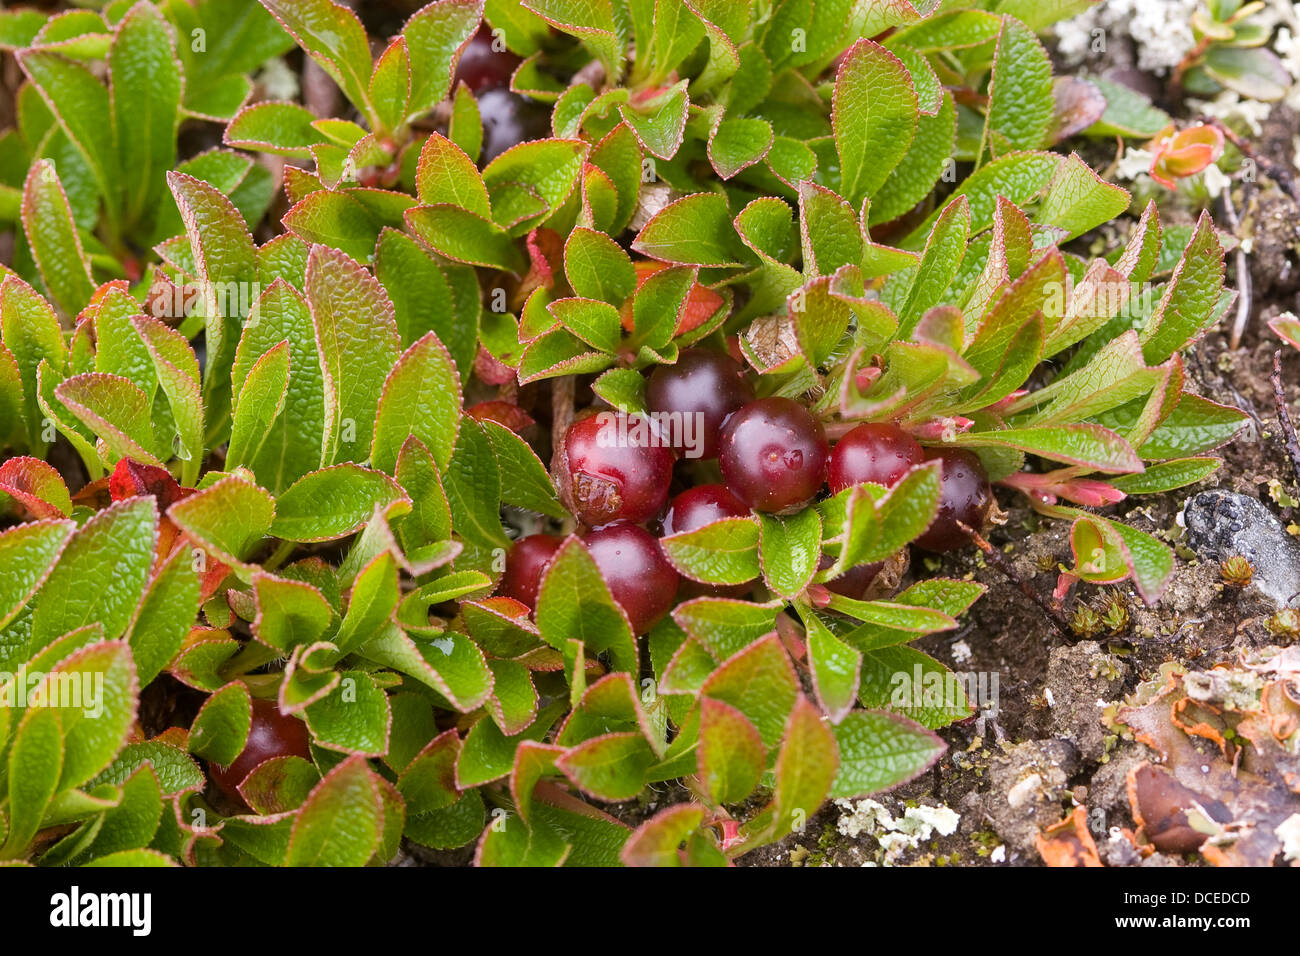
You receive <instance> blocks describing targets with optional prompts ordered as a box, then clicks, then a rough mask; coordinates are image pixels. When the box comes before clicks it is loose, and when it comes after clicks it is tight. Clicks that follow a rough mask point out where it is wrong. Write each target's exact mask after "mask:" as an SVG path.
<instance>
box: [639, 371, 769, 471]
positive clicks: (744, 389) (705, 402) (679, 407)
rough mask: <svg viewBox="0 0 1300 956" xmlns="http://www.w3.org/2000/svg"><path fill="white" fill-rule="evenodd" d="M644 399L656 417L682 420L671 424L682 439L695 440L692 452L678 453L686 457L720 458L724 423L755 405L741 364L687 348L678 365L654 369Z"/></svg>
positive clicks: (752, 393)
mask: <svg viewBox="0 0 1300 956" xmlns="http://www.w3.org/2000/svg"><path fill="white" fill-rule="evenodd" d="M645 399H646V407H647V408H648V409H650V411H652V412H658V413H660V414H671V415H675V416H680V417H679V418H677V419H670V420H669V421H671V422H672V423H673V427H674V428H675V429H677V434H678V435H681V436H686V435H690V436H692V437H693V445H694V447H683V448H680V449H679V451H681V452H682V453H683V454H684V455H685V456H686V457H687V458H716V457H718V437H719V433H720V432H721V431H722V425H723V423H724V422H725V421H726V420H727V416H728V415H730V414H731V413H732V412H734V411H735V410H736V409H738V408H740V407H741V406H742V405H745V404H746V403H748V402H752V401H753V400H754V388H753V386H751V385H750V384H749V382H747V381H746V380H745V370H744V369H743V368H741V366H740V363H739V362H737V361H736V360H735V359H733V358H732V357H731V356H730V355H727V354H726V353H725V352H717V351H714V350H713V349H687V350H686V351H685V352H682V353H681V355H679V356H678V357H677V363H676V364H675V365H659V366H656V367H655V370H654V371H653V372H651V373H650V380H649V381H648V382H647V383H646V389H645ZM661 427H663V426H662V425H661ZM687 429H689V432H688V431H687Z"/></svg>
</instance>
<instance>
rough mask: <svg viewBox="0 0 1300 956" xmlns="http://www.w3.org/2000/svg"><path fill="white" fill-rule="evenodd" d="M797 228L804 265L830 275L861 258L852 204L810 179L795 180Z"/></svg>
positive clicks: (856, 221) (858, 234) (857, 263)
mask: <svg viewBox="0 0 1300 956" xmlns="http://www.w3.org/2000/svg"><path fill="white" fill-rule="evenodd" d="M799 229H800V235H801V239H802V243H803V257H804V263H805V268H812V269H815V271H816V272H817V274H819V275H834V274H835V272H836V271H837V270H838V269H839V268H840V267H841V266H844V265H850V264H852V265H859V264H860V263H861V262H862V234H861V232H860V231H859V229H858V217H857V214H856V213H854V211H853V207H852V206H850V205H849V204H848V203H846V202H845V201H844V200H843V199H841V198H840V197H839V196H837V195H836V194H835V193H833V192H831V191H830V190H829V189H826V188H825V187H823V186H819V185H817V184H816V183H814V182H805V183H800V184H799Z"/></svg>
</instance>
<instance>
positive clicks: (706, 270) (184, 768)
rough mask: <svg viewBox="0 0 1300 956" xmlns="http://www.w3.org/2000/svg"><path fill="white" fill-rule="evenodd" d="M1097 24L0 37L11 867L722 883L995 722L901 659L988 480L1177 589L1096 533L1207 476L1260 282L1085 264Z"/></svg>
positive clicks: (1136, 580)
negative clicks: (613, 876) (289, 62)
mask: <svg viewBox="0 0 1300 956" xmlns="http://www.w3.org/2000/svg"><path fill="white" fill-rule="evenodd" d="M1086 5H1087V4H1086V3H1085V2H1082V0H1076V2H1057V3H1040V2H1023V0H983V2H972V3H964V4H963V3H939V4H935V3H928V4H927V3H916V4H915V5H914V4H913V3H910V2H907V0H898V2H894V3H888V4H884V3H863V2H853V0H818V2H817V3H815V4H814V3H810V2H807V0H802V2H801V0H785V2H775V3H749V2H736V0H728V2H714V0H591V2H582V3H573V2H565V0H526V2H525V3H523V4H516V3H513V2H505V0H487V2H486V3H483V2H481V0H435V2H433V3H430V4H429V5H428V6H426V7H424V8H423V9H420V10H419V11H418V12H416V13H414V14H413V15H412V16H411V17H410V18H409V20H407V21H406V23H405V25H404V27H403V28H402V29H401V31H400V32H399V33H397V34H396V35H395V36H391V37H375V36H370V35H367V32H366V30H365V28H364V27H363V25H362V23H361V21H360V19H358V17H357V16H356V15H355V14H354V13H353V12H352V10H350V9H348V8H346V7H344V6H340V5H337V4H335V3H333V2H331V0H262V4H261V5H260V6H259V5H256V4H254V3H252V2H246V0H163V2H160V3H157V4H155V3H150V2H148V0H140V2H136V3H131V2H129V0H117V2H112V3H108V4H105V5H104V6H103V7H102V9H100V10H98V11H91V10H79V11H75V12H71V13H65V14H61V15H57V16H51V17H47V16H46V15H45V14H41V13H37V12H34V11H24V10H19V11H9V12H5V13H2V14H0V47H3V49H5V50H7V51H10V52H12V53H13V55H14V56H15V57H16V60H17V63H18V65H19V66H20V67H21V69H22V71H23V75H24V76H25V78H26V79H25V82H24V84H23V86H22V88H21V90H20V93H19V98H18V106H19V109H18V127H17V129H16V130H14V131H10V132H8V133H6V134H5V135H4V138H3V139H2V140H0V143H2V144H3V149H2V151H0V155H2V156H3V163H0V220H3V221H5V222H8V223H12V224H13V227H14V229H13V235H14V254H13V257H12V263H11V266H10V267H8V268H5V269H4V270H3V282H2V284H0V343H2V344H0V445H3V446H4V447H5V448H7V449H8V454H9V455H10V457H9V458H8V459H7V460H6V461H4V463H3V464H2V465H0V501H2V502H3V506H4V507H5V509H6V511H5V517H4V529H3V531H0V567H3V568H4V569H5V571H4V574H3V576H2V577H0V671H3V674H0V680H3V685H2V686H0V694H3V695H4V699H5V703H6V704H7V706H5V707H3V708H0V856H3V857H4V858H5V859H7V860H15V861H28V862H32V863H38V864H42V865H54V864H84V863H92V862H93V863H98V864H138V865H154V864H169V863H176V862H182V863H185V864H190V865H242V864H256V865H327V864H328V865H355V866H360V865H366V864H371V863H385V862H388V861H390V860H392V859H393V858H394V857H395V856H396V855H397V853H398V851H399V848H400V846H401V844H402V842H403V841H409V842H410V843H413V844H418V845H422V846H426V847H433V848H439V849H445V848H454V847H460V846H466V845H469V844H476V851H475V861H476V862H477V863H479V864H481V865H516V864H529V865H556V864H560V863H564V864H568V865H583V864H616V863H625V864H631V865H722V864H726V863H728V862H729V861H731V860H734V859H735V858H737V857H739V856H741V855H743V854H744V853H746V852H748V851H750V850H752V849H754V848H756V847H759V846H762V845H764V844H767V843H771V842H773V841H775V840H778V839H780V838H782V837H783V836H785V835H787V834H788V833H790V832H791V830H793V829H796V828H799V827H801V826H802V825H803V823H804V822H805V821H806V820H807V819H808V818H809V817H811V816H812V814H814V813H815V812H816V811H817V809H818V807H820V806H821V805H822V804H823V803H824V801H826V800H827V799H829V798H839V797H853V796H860V795H866V794H870V793H874V792H877V791H880V790H883V789H886V788H889V787H892V786H895V785H897V784H900V783H902V782H904V781H906V780H909V779H911V778H913V777H915V776H916V775H917V774H919V773H921V772H923V771H924V770H925V769H926V768H928V767H929V766H931V765H932V764H933V762H934V761H935V760H936V759H938V757H939V756H940V755H941V754H942V753H943V751H944V747H945V745H944V743H943V741H942V740H941V739H940V738H939V737H938V736H937V735H936V734H935V733H934V731H935V730H937V729H939V728H942V727H944V726H946V725H948V724H950V723H952V722H954V721H960V720H963V719H966V718H968V717H970V716H972V714H973V709H972V707H971V705H970V704H969V703H968V702H967V700H966V698H965V696H964V694H963V693H962V692H961V690H960V688H959V689H958V690H957V694H956V697H955V699H948V700H946V701H945V702H944V703H942V704H940V705H932V704H931V703H929V702H927V703H925V704H917V703H914V702H912V701H910V700H909V701H907V702H905V703H903V704H899V703H898V702H897V701H895V700H894V696H893V693H892V692H893V689H894V688H893V686H892V677H893V675H895V674H897V673H899V672H906V673H908V674H912V673H921V674H924V675H925V677H926V680H927V681H929V680H937V681H939V682H948V683H949V685H950V686H951V684H952V675H951V674H950V672H949V671H948V669H947V668H946V667H945V666H944V665H943V664H941V663H940V662H938V661H937V660H935V659H933V658H931V657H929V656H927V655H926V654H924V653H922V652H921V651H919V650H916V649H914V648H912V647H910V646H909V644H910V642H912V641H913V640H915V639H916V638H918V637H920V636H922V635H926V634H932V633H938V632H943V631H950V630H953V629H955V628H956V627H957V626H958V618H960V617H961V615H962V614H963V613H964V612H965V611H966V610H967V609H968V608H969V607H970V606H971V605H972V604H973V603H974V602H975V601H976V600H977V599H978V598H979V597H980V595H981V593H982V591H983V590H984V588H983V586H982V585H980V584H977V583H974V582H972V581H968V580H962V579H960V578H958V577H956V576H953V577H946V576H933V575H932V574H931V573H930V572H929V571H928V568H929V567H930V564H929V563H928V562H921V561H917V562H915V563H913V562H912V561H911V560H910V555H911V553H912V549H913V548H916V549H919V552H920V553H921V554H927V553H928V554H933V553H945V552H951V551H955V550H957V549H961V548H964V547H967V546H969V545H970V544H971V542H972V539H975V538H980V539H981V540H982V538H981V536H982V535H983V534H985V533H987V532H988V531H989V528H990V527H991V526H993V525H995V524H996V523H997V522H999V521H1000V520H1001V519H1002V511H1001V509H1000V508H999V507H998V502H997V497H998V495H1002V496H1003V497H1004V500H1006V496H1009V495H1014V494H1023V495H1025V496H1027V499H1028V501H1029V502H1030V503H1031V504H1032V506H1033V507H1034V508H1036V509H1037V510H1038V511H1039V512H1040V513H1041V514H1042V515H1043V516H1045V517H1046V518H1048V519H1059V520H1062V521H1066V522H1069V523H1070V537H1071V541H1072V545H1073V549H1074V556H1075V560H1074V563H1073V564H1072V565H1071V566H1070V567H1068V568H1064V569H1063V571H1062V575H1063V584H1068V583H1070V582H1072V581H1074V580H1076V579H1082V580H1085V581H1089V582H1119V581H1123V580H1129V581H1131V582H1132V585H1133V586H1134V587H1135V588H1136V590H1137V591H1138V593H1139V594H1140V595H1141V596H1142V597H1143V598H1145V599H1146V600H1147V601H1151V602H1154V601H1156V600H1157V599H1158V598H1159V596H1160V594H1161V592H1162V590H1163V588H1164V586H1165V584H1166V582H1167V581H1168V578H1169V576H1170V574H1171V571H1172V568H1173V560H1174V558H1173V552H1172V551H1171V549H1170V548H1169V547H1168V546H1167V545H1166V544H1164V543H1163V542H1161V541H1160V540H1158V539H1157V538H1155V537H1152V536H1151V535H1149V534H1147V533H1145V532H1143V531H1140V530H1138V529H1135V528H1133V527H1130V526H1128V525H1126V524H1124V523H1121V522H1119V521H1116V520H1114V519H1113V518H1111V517H1108V516H1107V515H1106V514H1105V513H1104V512H1105V509H1106V507H1107V506H1109V505H1113V504H1115V503H1116V502H1118V501H1120V500H1122V499H1123V498H1124V497H1125V496H1127V495H1131V494H1142V493H1152V492H1162V491H1167V490H1170V489H1173V488H1177V487H1180V486H1182V485H1185V484H1188V483H1191V482H1195V481H1197V480H1199V479H1201V478H1203V477H1204V476H1206V475H1208V474H1209V473H1211V472H1212V471H1213V470H1214V469H1215V468H1216V467H1217V465H1218V462H1217V460H1216V459H1214V458H1212V457H1209V456H1208V455H1207V453H1208V452H1209V451H1211V450H1212V449H1214V448H1215V447H1217V446H1219V445H1221V444H1223V443H1225V442H1227V441H1228V440H1230V439H1231V438H1232V437H1233V435H1234V434H1235V433H1236V432H1237V430H1238V428H1239V427H1240V426H1241V424H1242V420H1243V418H1244V416H1243V414H1242V413H1241V412H1239V411H1237V410H1236V409H1232V408H1227V407H1224V406H1222V405H1219V404H1216V403H1214V402H1212V401H1209V400H1207V399H1205V398H1202V397H1200V396H1198V395H1196V394H1192V393H1190V392H1188V391H1186V390H1185V389H1184V372H1183V365H1182V359H1181V358H1180V351H1181V350H1182V349H1183V348H1184V347H1186V346H1187V345H1189V344H1190V343H1192V342H1193V341H1195V340H1196V339H1197V338H1198V337H1199V336H1200V335H1201V334H1202V333H1203V332H1205V331H1206V330H1207V329H1208V328H1210V327H1211V326H1213V325H1214V324H1215V323H1216V322H1217V321H1218V320H1219V318H1220V317H1221V316H1222V315H1223V314H1224V312H1225V310H1226V309H1227V308H1228V307H1229V305H1230V303H1231V300H1232V295H1231V294H1230V293H1229V292H1226V291H1225V290H1224V288H1223V279H1224V265H1223V256H1224V252H1223V246H1222V244H1221V242H1220V239H1219V237H1218V235H1217V233H1216V231H1215V229H1214V226H1213V224H1212V222H1211V221H1210V219H1209V217H1208V216H1202V217H1201V218H1200V220H1199V221H1198V222H1196V224H1195V226H1194V227H1184V226H1177V227H1171V228H1162V226H1161V223H1160V221H1159V217H1158V214H1157V212H1156V209H1155V207H1154V205H1152V206H1149V207H1148V208H1147V209H1146V210H1145V211H1142V212H1141V217H1140V219H1138V220H1137V222H1136V224H1135V225H1132V227H1131V230H1130V234H1129V238H1128V239H1127V242H1126V244H1124V245H1123V246H1122V248H1120V249H1119V250H1118V251H1116V252H1115V253H1114V254H1112V255H1110V256H1108V257H1104V258H1102V257H1093V256H1089V255H1088V254H1087V248H1088V247H1087V246H1086V245H1084V244H1080V243H1077V242H1075V241H1074V240H1076V239H1078V238H1079V237H1081V236H1083V235H1084V234H1085V233H1088V232H1090V231H1091V230H1094V229H1096V228H1098V227H1100V226H1103V225H1105V224H1107V223H1110V222H1111V221H1112V220H1115V219H1117V218H1118V217H1120V216H1121V215H1122V214H1123V213H1124V212H1125V211H1126V209H1127V207H1128V205H1129V196H1128V194H1127V193H1126V192H1125V191H1124V190H1123V189H1120V188H1119V187H1117V186H1114V185H1111V184H1108V183H1107V182H1105V181H1103V180H1102V179H1101V178H1100V177H1099V176H1098V175H1097V174H1096V173H1095V172H1094V171H1093V170H1092V169H1091V168H1089V166H1088V165H1087V164H1086V163H1084V162H1083V161H1082V160H1081V159H1080V158H1079V157H1078V156H1077V155H1074V154H1066V153H1063V152H1059V151H1053V150H1052V147H1053V146H1055V145H1056V144H1057V143H1059V142H1061V141H1063V140H1064V139H1066V138H1068V137H1069V136H1071V135H1073V134H1074V133H1076V132H1079V130H1080V129H1081V128H1082V125H1088V124H1091V122H1092V121H1093V120H1092V119H1088V120H1087V123H1085V124H1082V125H1081V123H1080V122H1079V118H1078V117H1077V116H1076V115H1074V112H1073V109H1072V105H1071V100H1070V97H1069V96H1068V95H1066V87H1065V86H1064V85H1063V84H1061V83H1058V82H1054V79H1053V75H1052V68H1051V63H1050V61H1049V59H1048V56H1047V54H1046V52H1045V50H1044V49H1043V47H1042V45H1041V44H1040V42H1039V41H1038V39H1037V38H1036V36H1035V32H1034V31H1035V30H1036V29H1038V28H1041V27H1043V26H1045V25H1047V24H1048V23H1050V22H1051V21H1052V20H1053V19H1055V18H1056V17H1060V16H1066V15H1069V14H1071V13H1073V12H1077V11H1078V10H1079V9H1082V8H1083V7H1085V6H1086ZM293 45H296V46H297V47H298V48H300V49H301V51H302V53H303V54H304V55H305V56H306V57H308V58H310V60H311V61H313V62H314V64H315V65H316V66H317V67H319V69H320V70H321V71H323V72H324V73H325V74H326V75H327V76H328V77H330V78H331V79H332V81H333V82H334V83H335V84H336V85H337V87H338V90H339V92H340V96H339V99H338V102H339V103H340V104H341V106H340V115H336V116H316V115H314V114H313V113H312V112H310V111H309V110H308V109H307V108H306V107H305V106H303V105H299V104H298V103H296V102H291V101H289V100H287V99H277V98H276V96H277V95H282V94H274V93H273V92H272V91H270V90H268V89H266V88H265V84H264V83H263V82H262V81H261V80H258V81H257V82H254V81H253V80H251V79H250V73H251V71H253V70H254V69H255V68H256V67H257V66H258V65H259V64H261V63H262V62H263V61H266V60H268V59H269V58H274V57H276V56H278V55H280V54H282V53H284V52H285V51H286V50H288V49H289V48H290V47H291V46H293ZM1094 119H1095V117H1094ZM214 124H215V125H214ZM213 130H216V133H215V134H214V133H213ZM187 134H189V136H188V138H187ZM201 134H202V135H201ZM204 136H206V137H207V140H212V139H213V138H214V137H215V136H219V137H220V142H221V145H220V146H216V145H214V146H213V147H212V148H210V149H202V150H200V151H197V152H195V151H193V150H192V149H191V148H190V146H189V145H187V144H188V143H190V142H191V141H192V140H195V139H197V140H199V141H200V142H204V141H206V140H205V139H204ZM191 153H193V154H192V155H191ZM273 171H274V172H273ZM277 178H278V179H279V180H280V181H281V182H280V183H277V185H279V184H282V187H283V196H284V200H287V202H282V201H281V200H280V199H279V198H278V193H277V192H275V191H274V190H273V186H272V184H273V183H276V180H277ZM276 203H280V205H276ZM273 207H274V208H275V212H274V213H273V214H270V215H268V214H267V213H268V210H269V209H271V208H273ZM922 565H924V567H923V566H922ZM1045 639H1046V638H1045ZM77 689H81V690H82V691H84V692H83V693H80V694H79V695H73V693H72V692H73V691H74V690H77ZM670 781H672V782H675V783H674V786H673V787H672V789H670V790H669V791H668V792H669V793H670V794H672V795H673V796H672V798H671V799H670V800H668V801H667V802H668V805H667V806H666V807H663V808H661V809H659V810H658V812H656V813H654V814H652V815H649V816H647V815H646V814H645V813H641V812H639V811H638V810H637V809H636V808H637V804H635V803H629V802H630V801H636V800H637V799H638V798H639V797H641V796H642V795H643V794H645V793H646V792H647V790H648V788H652V787H653V788H656V789H657V790H659V791H660V798H659V799H660V802H664V800H663V796H662V793H663V790H664V787H663V785H664V784H666V783H668V782H670ZM340 821H346V825H342V823H341V822H340Z"/></svg>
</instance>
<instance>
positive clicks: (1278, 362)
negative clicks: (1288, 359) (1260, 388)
mask: <svg viewBox="0 0 1300 956" xmlns="http://www.w3.org/2000/svg"><path fill="white" fill-rule="evenodd" d="M1269 381H1270V382H1272V383H1273V401H1274V402H1275V403H1276V404H1277V420H1278V423H1279V424H1280V425H1281V426H1282V435H1283V439H1284V444H1285V445H1286V453H1287V454H1288V455H1289V456H1290V457H1291V467H1292V468H1294V469H1295V478H1296V483H1297V484H1300V440H1297V439H1296V434H1295V426H1294V425H1292V424H1291V413H1290V412H1289V411H1287V407H1286V393H1285V392H1283V391H1282V350H1281V349H1278V350H1277V351H1276V352H1274V353H1273V374H1272V375H1270V376H1269Z"/></svg>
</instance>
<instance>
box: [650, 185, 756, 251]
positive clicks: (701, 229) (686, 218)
mask: <svg viewBox="0 0 1300 956" xmlns="http://www.w3.org/2000/svg"><path fill="white" fill-rule="evenodd" d="M632 248H633V250H634V251H636V252H639V253H642V254H643V255H647V256H650V257H651V258H654V259H659V260H662V261H664V262H674V263H681V264H686V265H702V266H739V265H743V261H742V257H743V255H744V254H743V253H742V252H741V249H742V248H743V247H742V246H741V244H740V241H739V238H738V237H737V236H736V230H735V227H734V226H733V225H732V223H731V213H730V211H729V210H728V209H727V200H726V199H725V198H724V197H723V196H721V195H719V194H718V193H697V194H696V195H694V196H687V197H686V198H684V199H679V200H677V201H676V202H674V203H670V204H669V205H667V206H665V207H664V208H663V209H661V210H660V211H659V212H658V213H657V214H656V215H655V216H654V218H653V219H651V220H650V221H649V222H647V223H646V224H645V226H643V227H642V229H641V232H640V233H638V234H637V237H636V239H635V240H634V241H633V243H632Z"/></svg>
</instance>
